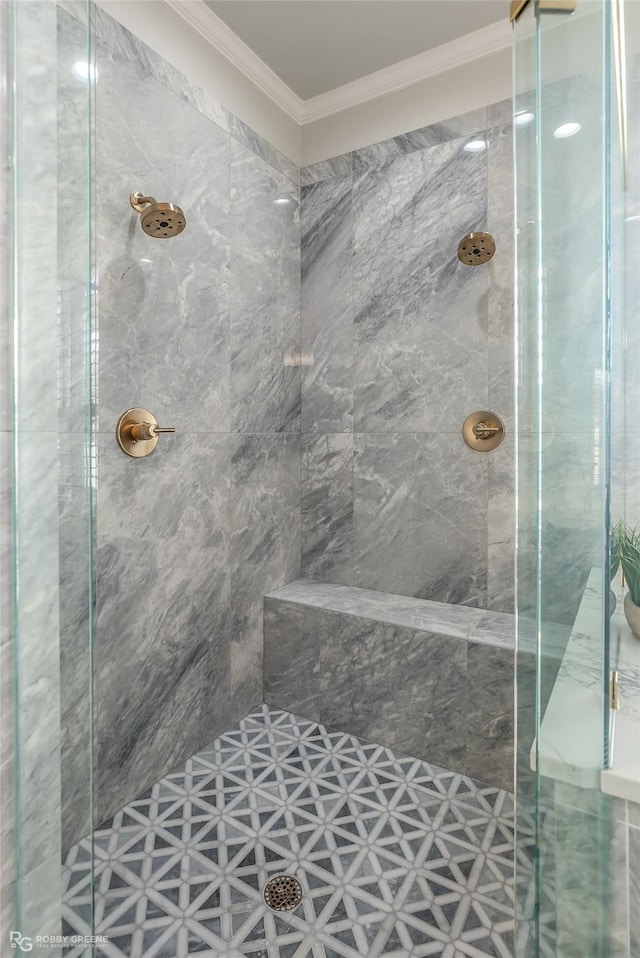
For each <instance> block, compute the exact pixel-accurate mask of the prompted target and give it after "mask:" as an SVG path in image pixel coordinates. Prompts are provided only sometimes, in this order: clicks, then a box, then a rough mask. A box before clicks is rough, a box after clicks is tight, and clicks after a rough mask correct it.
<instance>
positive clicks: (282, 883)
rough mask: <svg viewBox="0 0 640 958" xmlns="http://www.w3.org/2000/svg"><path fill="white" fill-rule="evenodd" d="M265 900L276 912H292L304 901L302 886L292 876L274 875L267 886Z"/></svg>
mask: <svg viewBox="0 0 640 958" xmlns="http://www.w3.org/2000/svg"><path fill="white" fill-rule="evenodd" d="M264 900H265V901H266V903H267V905H268V906H269V908H273V910H274V911H292V910H293V909H294V908H297V906H298V905H299V904H300V902H301V901H302V885H301V884H300V882H299V881H298V879H297V878H293V877H292V876H291V875H274V876H273V878H270V879H269V881H268V882H267V884H266V885H265V889H264Z"/></svg>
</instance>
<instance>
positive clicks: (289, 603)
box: [264, 580, 514, 789]
mask: <svg viewBox="0 0 640 958" xmlns="http://www.w3.org/2000/svg"><path fill="white" fill-rule="evenodd" d="M336 588H337V589H338V590H339V591H337V592H334V591H333V590H335V589H336ZM333 590H332V587H331V586H327V585H323V584H322V583H316V582H309V583H308V585H307V584H306V582H305V581H304V580H302V581H300V582H295V583H292V584H291V585H290V586H287V587H285V588H284V589H281V590H278V591H277V592H275V593H274V594H273V595H271V596H267V597H266V599H265V662H264V667H265V668H264V682H265V690H264V694H265V701H266V702H267V703H268V704H270V705H274V706H277V707H278V708H285V709H287V710H290V711H293V712H295V713H296V714H299V715H304V716H305V717H307V718H310V719H313V720H314V721H317V722H321V723H322V724H324V725H327V726H329V727H331V728H334V729H338V730H339V731H343V732H349V733H350V734H352V735H358V736H361V737H362V738H365V739H367V740H369V741H371V742H376V743H378V744H382V745H385V746H387V747H389V748H393V749H395V750H397V751H399V752H402V753H404V754H407V755H414V756H416V757H417V758H422V759H423V760H425V761H433V762H436V763H438V762H441V761H444V759H445V758H446V759H447V761H448V762H449V768H451V769H452V770H454V771H457V772H462V773H464V774H466V775H471V776H475V777H476V778H480V779H481V780H482V781H484V782H487V783H488V784H491V785H497V786H499V787H500V788H507V789H511V788H512V787H513V665H514V662H513V659H514V651H513V641H514V638H513V617H512V616H511V615H504V616H503V618H504V620H510V621H509V622H507V621H505V622H503V621H498V620H497V619H496V618H495V617H494V618H492V616H490V615H488V614H487V613H483V612H481V611H479V610H475V609H471V608H469V609H462V608H460V607H458V606H449V605H445V604H441V603H430V602H420V600H416V599H404V600H403V599H401V597H399V596H390V595H387V594H386V593H379V592H374V591H369V590H364V589H359V588H345V587H343V588H341V587H339V586H338V587H336V586H334V587H333ZM410 603H411V604H410ZM499 615H500V614H498V616H499ZM509 630H510V631H509Z"/></svg>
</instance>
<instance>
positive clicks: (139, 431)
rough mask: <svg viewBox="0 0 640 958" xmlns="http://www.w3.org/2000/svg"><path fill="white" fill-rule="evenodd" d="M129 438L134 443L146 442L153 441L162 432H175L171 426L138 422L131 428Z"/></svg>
mask: <svg viewBox="0 0 640 958" xmlns="http://www.w3.org/2000/svg"><path fill="white" fill-rule="evenodd" d="M130 432H131V438H132V439H133V441H134V442H140V441H142V442H146V441H147V440H149V439H155V438H156V436H158V435H159V434H160V433H162V432H175V428H174V427H173V426H158V425H156V424H155V423H152V422H139V423H136V424H134V425H133V426H131V430H130Z"/></svg>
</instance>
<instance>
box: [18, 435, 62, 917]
mask: <svg viewBox="0 0 640 958" xmlns="http://www.w3.org/2000/svg"><path fill="white" fill-rule="evenodd" d="M17 466H18V475H19V476H20V482H19V488H18V505H19V508H18V512H17V526H16V533H17V543H18V547H17V570H18V573H17V578H16V584H15V587H16V590H17V597H18V602H17V607H16V614H15V622H14V630H17V634H19V636H20V645H19V648H18V650H17V652H16V662H15V668H16V674H17V682H16V685H15V687H14V696H15V699H14V700H15V702H17V703H19V709H20V719H21V720H20V725H19V729H18V748H19V751H20V756H21V762H20V765H19V769H18V770H17V771H16V774H17V775H19V779H18V783H17V784H18V787H19V789H20V796H21V801H20V808H19V809H16V815H17V816H19V818H17V819H16V829H18V828H19V830H20V831H19V834H20V849H21V872H22V874H23V875H24V874H26V873H27V872H30V871H33V870H35V869H37V868H38V867H39V866H40V865H41V864H42V863H43V862H46V861H48V860H49V859H50V858H51V857H53V856H54V855H56V854H58V855H60V734H61V733H60V697H61V687H60V640H59V634H60V630H59V603H60V600H61V592H60V577H59V561H58V437H57V435H56V434H55V433H40V434H30V435H29V438H28V440H27V439H26V437H25V439H24V440H23V441H22V442H21V443H20V445H19V450H18V456H17ZM42 904H43V907H44V904H45V903H44V902H43V903H42Z"/></svg>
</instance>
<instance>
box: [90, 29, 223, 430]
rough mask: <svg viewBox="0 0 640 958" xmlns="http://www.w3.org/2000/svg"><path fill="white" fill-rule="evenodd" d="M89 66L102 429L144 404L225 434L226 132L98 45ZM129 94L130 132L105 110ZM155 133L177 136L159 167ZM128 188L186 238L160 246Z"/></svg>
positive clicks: (177, 421) (124, 121)
mask: <svg viewBox="0 0 640 958" xmlns="http://www.w3.org/2000/svg"><path fill="white" fill-rule="evenodd" d="M97 68H98V70H99V71H100V75H101V78H104V81H105V82H104V84H103V83H102V82H101V83H99V84H98V88H97V105H96V108H97V113H98V117H99V122H98V127H97V131H98V132H97V144H96V176H97V180H98V183H99V184H100V189H99V191H98V195H97V212H96V233H97V235H96V250H97V253H96V256H97V264H98V271H99V296H100V300H99V343H100V359H99V400H100V428H101V429H102V430H103V431H105V432H109V433H110V432H112V430H113V428H114V424H115V422H116V421H117V418H118V417H119V416H120V414H121V413H122V412H123V411H124V410H125V409H126V408H127V407H128V406H133V405H143V406H146V407H147V408H150V409H151V411H152V412H153V413H154V414H155V415H156V416H157V417H158V419H159V421H160V422H161V423H162V422H163V421H164V424H169V425H175V426H176V427H177V428H178V429H184V428H185V427H186V425H187V423H189V422H191V421H192V420H193V419H194V418H197V419H198V420H202V418H203V417H204V418H205V419H206V422H207V429H208V430H209V431H222V430H225V429H228V428H229V421H230V408H229V405H230V388H229V347H230V309H229V265H230V239H229V229H230V224H229V211H230V183H229V138H228V135H227V134H225V133H224V132H222V131H221V130H220V129H219V128H218V127H216V126H215V125H214V124H212V123H211V122H210V121H209V120H207V119H206V118H205V117H203V116H201V115H200V114H198V113H196V112H195V111H194V110H193V109H191V108H190V107H189V106H187V105H186V104H185V103H184V102H182V101H181V100H180V99H178V98H177V97H174V96H172V95H171V94H168V93H167V91H166V90H165V89H164V88H163V87H162V86H161V85H160V84H159V83H158V82H157V81H156V80H154V79H153V78H151V77H149V76H147V75H145V74H144V73H143V72H142V71H141V67H139V66H138V65H137V64H135V63H129V64H127V68H126V69H122V68H121V65H120V64H119V63H118V62H115V63H114V62H112V60H111V59H110V55H109V52H108V51H107V50H106V49H105V48H104V47H103V46H99V47H98V56H97ZM132 86H133V87H134V88H135V90H136V109H137V110H138V111H139V112H140V115H141V117H142V119H141V120H140V121H139V122H138V123H137V124H135V125H133V126H132V125H131V124H130V123H129V122H128V118H127V116H126V115H125V114H123V113H122V112H121V111H120V110H119V109H115V108H114V104H115V99H114V98H115V97H116V96H117V95H118V91H121V93H122V95H123V96H124V95H125V92H126V91H127V90H129V89H130V88H131V87H132ZM159 124H160V125H162V124H170V125H171V128H172V132H173V133H174V134H175V146H174V145H173V141H172V150H171V156H170V159H169V160H167V156H166V145H165V143H164V142H162V141H161V140H159V139H158V138H157V136H156V131H157V129H158V125H159ZM132 190H141V191H143V192H144V193H146V194H150V195H153V196H155V197H156V198H157V199H159V200H161V201H172V202H175V203H178V204H179V205H180V206H181V207H182V209H183V210H184V212H185V214H186V217H187V227H186V229H185V231H184V233H182V234H181V235H180V236H177V237H175V238H172V239H170V240H167V241H166V242H165V241H160V240H155V239H152V238H151V237H149V236H147V235H146V234H145V233H143V231H142V229H141V228H140V217H139V215H138V214H137V213H135V212H134V211H133V210H132V209H131V207H130V205H129V193H130V192H131V191H132ZM194 356H197V357H198V362H197V363H194V362H193V357H194ZM167 368H169V369H171V371H172V374H171V375H167Z"/></svg>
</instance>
